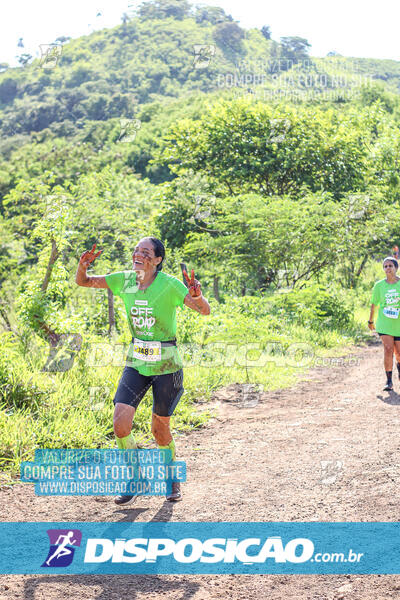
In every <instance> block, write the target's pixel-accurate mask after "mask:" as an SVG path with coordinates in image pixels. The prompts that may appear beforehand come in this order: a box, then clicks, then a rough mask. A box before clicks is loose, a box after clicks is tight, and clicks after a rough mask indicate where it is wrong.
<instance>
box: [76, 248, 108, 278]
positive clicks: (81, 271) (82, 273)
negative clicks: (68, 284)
mask: <svg viewBox="0 0 400 600" xmlns="http://www.w3.org/2000/svg"><path fill="white" fill-rule="evenodd" d="M95 249H96V244H93V248H92V249H91V250H86V252H84V253H83V254H82V256H81V257H80V259H79V264H78V268H77V271H76V276H75V281H76V283H77V284H78V285H81V286H82V287H91V288H101V289H108V285H107V283H106V278H105V276H104V275H91V276H89V277H88V276H87V274H86V271H87V268H88V266H89V265H90V263H92V262H93V261H94V259H95V258H97V257H98V256H100V254H101V253H102V252H103V250H99V252H95Z"/></svg>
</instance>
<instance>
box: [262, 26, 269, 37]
mask: <svg viewBox="0 0 400 600" xmlns="http://www.w3.org/2000/svg"><path fill="white" fill-rule="evenodd" d="M261 33H262V34H263V36H264V37H265V39H266V40H270V39H271V27H269V25H264V27H262V28H261Z"/></svg>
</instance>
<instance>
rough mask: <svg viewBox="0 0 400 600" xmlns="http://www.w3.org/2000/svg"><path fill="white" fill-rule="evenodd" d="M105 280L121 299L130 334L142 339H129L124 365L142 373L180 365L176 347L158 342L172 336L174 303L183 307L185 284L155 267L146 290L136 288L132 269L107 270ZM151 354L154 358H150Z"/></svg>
mask: <svg viewBox="0 0 400 600" xmlns="http://www.w3.org/2000/svg"><path fill="white" fill-rule="evenodd" d="M106 283H107V285H108V287H109V288H110V290H111V291H112V293H113V294H114V295H115V296H119V297H120V298H122V300H123V301H124V304H125V309H126V315H127V317H128V324H129V329H130V332H131V334H132V338H136V340H144V342H145V343H144V344H140V342H139V344H140V345H141V346H142V347H140V348H138V346H137V344H136V347H135V348H134V345H133V344H132V343H131V344H130V345H129V349H128V355H127V359H126V365H127V366H129V367H133V368H134V369H136V370H137V371H139V373H141V374H142V375H162V374H165V373H174V372H175V371H178V370H179V369H181V368H182V359H181V357H180V356H179V352H178V349H177V347H176V346H166V347H160V345H159V344H157V342H163V341H164V342H166V341H170V340H173V339H175V337H176V307H177V306H180V307H181V308H183V301H184V299H185V297H186V295H187V294H188V290H187V287H186V286H185V285H184V284H183V283H182V282H181V281H180V280H179V279H177V278H176V277H173V276H172V275H167V274H166V273H163V272H162V271H158V273H157V275H156V278H155V279H154V281H153V282H152V283H151V284H150V285H149V287H148V288H146V289H145V290H139V288H138V286H137V285H136V273H135V271H120V272H118V273H110V274H109V275H106ZM146 342H155V344H148V343H147V344H146ZM160 352H161V356H160V354H159V353H160ZM140 356H143V359H142V358H140ZM154 357H155V358H156V360H149V359H154Z"/></svg>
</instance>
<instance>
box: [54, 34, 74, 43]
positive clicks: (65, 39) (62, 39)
mask: <svg viewBox="0 0 400 600" xmlns="http://www.w3.org/2000/svg"><path fill="white" fill-rule="evenodd" d="M70 39H71V38H70V37H69V36H65V35H60V36H58V37H57V38H56V40H55V41H56V42H60V44H65V43H66V42H69V40H70Z"/></svg>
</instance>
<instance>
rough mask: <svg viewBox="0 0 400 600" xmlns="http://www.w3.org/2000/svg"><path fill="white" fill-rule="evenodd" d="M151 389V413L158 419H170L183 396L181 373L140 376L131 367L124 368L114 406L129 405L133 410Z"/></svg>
mask: <svg viewBox="0 0 400 600" xmlns="http://www.w3.org/2000/svg"><path fill="white" fill-rule="evenodd" d="M150 387H152V388H153V413H155V414H156V415H158V416H159V417H170V416H171V415H172V414H173V412H174V410H175V408H176V405H177V404H178V402H179V400H180V398H181V396H182V394H183V391H184V389H183V371H182V369H180V370H179V371H175V373H166V374H164V375H151V376H149V375H141V374H140V373H139V371H137V370H136V369H134V368H133V367H125V368H124V370H123V372H122V377H121V379H120V381H119V384H118V388H117V391H116V394H115V397H114V404H117V402H119V403H121V404H129V406H133V407H134V408H135V409H136V408H137V407H138V406H139V403H140V401H141V400H142V398H143V397H144V395H145V394H146V392H147V390H149V389H150Z"/></svg>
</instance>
